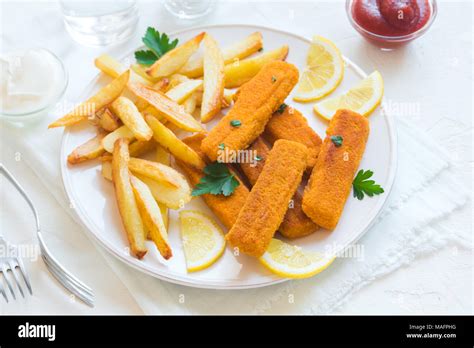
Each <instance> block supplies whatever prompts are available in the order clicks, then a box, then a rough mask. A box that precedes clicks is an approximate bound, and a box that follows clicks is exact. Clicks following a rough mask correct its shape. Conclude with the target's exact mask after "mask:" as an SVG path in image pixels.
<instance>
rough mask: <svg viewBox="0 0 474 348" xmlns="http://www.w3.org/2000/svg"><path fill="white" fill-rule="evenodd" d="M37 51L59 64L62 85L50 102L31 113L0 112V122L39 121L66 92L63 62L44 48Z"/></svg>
mask: <svg viewBox="0 0 474 348" xmlns="http://www.w3.org/2000/svg"><path fill="white" fill-rule="evenodd" d="M36 49H38V50H42V51H44V52H46V53H48V54H49V55H51V57H52V58H53V59H54V60H55V61H56V62H57V63H58V64H59V67H60V71H61V74H62V77H60V81H62V83H63V85H62V86H61V88H58V91H57V93H56V94H55V95H53V96H51V100H50V101H49V102H48V104H47V105H43V106H41V107H40V108H38V109H36V110H32V111H28V112H26V113H21V112H18V113H8V112H4V111H2V110H0V120H6V121H9V122H15V123H17V122H18V123H21V122H23V123H24V122H29V121H32V120H35V119H39V118H40V117H42V116H45V115H46V114H47V113H48V111H50V110H51V109H52V108H53V107H54V106H55V105H56V104H57V103H58V101H60V100H61V98H62V97H63V95H64V93H65V92H66V88H67V86H68V74H67V71H66V68H65V67H64V64H63V62H62V61H61V59H59V57H58V56H56V55H55V54H54V53H53V52H51V51H50V50H48V49H45V48H36Z"/></svg>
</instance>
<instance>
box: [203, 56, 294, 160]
mask: <svg viewBox="0 0 474 348" xmlns="http://www.w3.org/2000/svg"><path fill="white" fill-rule="evenodd" d="M297 82H298V69H296V67H295V66H294V65H292V64H289V63H286V62H281V61H275V62H271V63H268V64H266V65H265V66H264V67H263V68H262V69H261V70H260V71H259V73H258V74H257V75H255V77H253V78H252V79H251V80H250V81H248V82H247V83H245V84H244V85H243V86H242V87H240V90H239V97H238V99H237V102H236V103H235V104H234V107H233V108H232V109H230V111H229V112H228V113H227V115H226V116H224V117H223V118H222V119H221V120H220V121H219V123H218V124H217V125H216V126H215V127H214V128H213V129H212V130H211V131H210V132H209V135H208V136H207V137H206V139H204V140H203V142H202V150H203V151H204V153H205V154H206V155H207V156H208V157H209V158H210V159H211V160H212V161H215V160H217V157H218V154H219V150H222V149H223V148H226V149H227V150H229V151H238V150H242V149H245V148H247V147H248V146H249V145H250V144H251V143H252V142H253V141H254V140H255V139H257V137H258V136H259V135H260V134H261V133H262V132H263V130H264V129H265V125H266V124H267V122H268V120H269V119H270V117H271V115H272V113H273V112H275V111H276V110H277V109H278V107H279V106H280V105H281V104H282V103H283V101H284V100H285V98H286V97H287V96H288V94H289V93H290V92H291V90H292V89H293V87H294V86H295V84H296V83H297ZM232 121H234V122H232ZM235 121H238V122H239V123H238V124H239V126H235Z"/></svg>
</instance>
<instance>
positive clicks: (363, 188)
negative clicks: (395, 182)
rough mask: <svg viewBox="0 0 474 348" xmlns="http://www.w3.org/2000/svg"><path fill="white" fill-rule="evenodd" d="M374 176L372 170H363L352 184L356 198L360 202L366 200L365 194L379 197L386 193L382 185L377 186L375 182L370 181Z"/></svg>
mask: <svg viewBox="0 0 474 348" xmlns="http://www.w3.org/2000/svg"><path fill="white" fill-rule="evenodd" d="M373 174H374V172H373V171H371V170H366V171H365V172H364V170H363V169H361V170H359V172H358V173H357V175H356V177H355V179H354V181H353V182H352V188H353V189H354V197H356V198H357V199H358V200H362V199H363V198H364V194H366V195H367V196H369V197H373V196H374V195H379V194H381V193H383V192H384V190H383V188H382V187H380V185H378V184H376V183H375V181H374V180H368V179H369V178H370V177H372V175H373Z"/></svg>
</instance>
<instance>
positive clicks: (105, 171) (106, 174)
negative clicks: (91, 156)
mask: <svg viewBox="0 0 474 348" xmlns="http://www.w3.org/2000/svg"><path fill="white" fill-rule="evenodd" d="M100 172H101V174H102V177H103V178H104V179H107V180H109V181H114V179H113V177H112V158H111V159H110V161H103V162H102V168H101V171H100Z"/></svg>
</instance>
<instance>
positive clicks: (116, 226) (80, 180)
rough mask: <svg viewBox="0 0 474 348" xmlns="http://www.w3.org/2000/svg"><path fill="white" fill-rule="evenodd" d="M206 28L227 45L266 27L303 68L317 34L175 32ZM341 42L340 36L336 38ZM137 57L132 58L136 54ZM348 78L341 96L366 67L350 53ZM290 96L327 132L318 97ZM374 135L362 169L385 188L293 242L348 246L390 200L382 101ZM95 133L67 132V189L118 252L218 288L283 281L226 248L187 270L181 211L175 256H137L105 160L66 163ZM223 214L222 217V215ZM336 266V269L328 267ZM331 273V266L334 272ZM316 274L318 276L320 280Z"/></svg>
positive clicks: (392, 162) (188, 281)
mask: <svg viewBox="0 0 474 348" xmlns="http://www.w3.org/2000/svg"><path fill="white" fill-rule="evenodd" d="M201 31H207V32H209V33H210V34H212V35H213V36H214V37H215V38H216V39H217V41H218V42H220V43H221V45H223V46H224V45H226V44H229V43H231V42H234V41H236V40H237V39H240V38H243V37H244V36H246V35H247V34H250V33H252V32H254V31H260V32H261V33H262V34H263V38H264V48H265V51H269V50H271V49H274V48H276V47H278V46H280V45H283V44H288V45H289V46H290V53H289V55H288V58H287V61H288V62H290V63H293V64H295V65H296V66H297V67H298V68H299V69H300V71H301V70H302V69H303V67H304V64H305V57H306V53H307V51H308V47H309V43H310V40H308V39H306V38H304V37H300V36H297V35H294V34H290V33H286V32H282V31H278V30H275V29H269V28H263V27H258V26H247V25H219V26H210V27H201V28H193V29H187V30H184V31H180V32H176V33H173V34H172V35H171V37H172V38H176V37H177V38H179V39H180V42H184V41H185V40H186V39H189V38H191V37H192V36H194V35H196V34H197V33H199V32H201ZM336 44H337V42H336ZM130 59H132V60H130ZM124 60H128V62H130V61H133V52H131V53H130V55H128V56H126V57H124ZM346 63H347V66H346V70H345V76H344V80H343V82H342V83H341V85H340V86H339V87H338V88H337V90H336V91H335V92H333V93H332V95H337V94H340V93H342V92H343V91H345V90H346V89H348V88H349V87H350V86H353V85H354V84H355V83H356V82H357V81H359V80H360V79H361V78H363V77H365V76H366V74H365V73H364V72H363V71H362V70H361V69H360V68H358V67H357V66H356V65H355V64H354V63H352V62H351V61H350V60H349V59H346ZM107 81H110V79H109V78H107V77H104V76H102V75H99V76H97V77H96V78H95V79H94V80H93V81H92V82H91V84H90V85H89V86H88V87H87V88H86V90H85V91H84V93H83V96H82V99H81V100H85V99H86V98H87V97H88V96H90V95H91V94H92V93H94V92H95V91H96V90H98V89H99V87H101V86H103V85H104V83H106V82H107ZM287 103H288V104H290V105H294V106H295V107H296V108H297V109H298V110H300V111H302V113H303V114H304V115H305V116H306V117H307V119H308V121H309V124H310V125H311V126H312V127H313V128H314V129H315V131H316V132H317V133H318V134H319V135H320V136H321V137H322V138H323V137H324V135H325V133H324V132H325V129H326V127H327V123H326V122H325V121H323V120H322V119H320V118H318V117H316V116H315V115H314V114H313V112H312V110H311V107H312V105H313V103H308V104H299V103H295V102H294V101H293V100H292V98H291V95H290V97H288V99H287ZM370 128H371V132H370V136H369V140H368V143H367V147H366V151H365V155H364V158H363V159H362V163H361V165H360V168H363V169H371V170H373V171H374V173H375V174H374V179H375V180H376V181H377V182H378V183H380V184H381V185H382V187H383V188H384V189H385V193H384V194H382V195H379V196H375V197H373V198H366V199H364V200H362V201H358V200H357V199H355V198H353V197H352V194H351V196H350V197H349V199H348V201H347V203H346V206H345V208H344V212H343V214H342V217H341V220H340V221H339V224H338V226H337V228H336V229H335V230H334V231H333V232H328V231H318V232H316V233H314V234H312V235H310V236H308V237H305V238H301V239H298V240H295V241H293V242H292V243H295V244H297V245H299V246H301V247H303V248H305V249H311V250H319V251H324V250H327V248H328V247H332V248H333V249H334V248H335V249H337V250H339V249H341V248H344V247H347V246H348V245H350V244H352V243H354V242H355V241H356V240H357V239H358V238H360V237H361V236H362V235H363V234H364V233H365V232H366V231H367V230H368V229H369V227H370V226H371V224H372V223H373V222H374V220H375V218H376V216H377V215H378V214H379V212H380V211H381V209H382V207H383V205H384V202H385V201H386V199H387V197H388V195H389V193H390V189H391V187H392V183H393V179H394V176H395V170H396V163H397V162H396V161H397V155H396V133H395V128H394V124H393V120H392V118H391V117H390V116H389V115H387V114H386V113H385V112H383V109H382V108H380V107H379V108H377V110H376V111H375V112H374V113H373V114H372V115H371V116H370ZM93 135H94V128H93V127H91V126H89V125H87V124H81V125H78V126H75V127H71V128H67V129H66V130H65V132H64V135H63V139H62V146H61V171H62V177H63V182H64V187H65V190H66V193H67V195H68V197H69V199H70V201H71V202H72V204H73V207H74V208H75V211H76V213H77V215H78V217H79V219H80V220H81V221H82V222H83V224H84V226H85V227H86V229H87V230H88V231H89V232H90V233H91V234H92V235H93V236H94V237H95V239H96V240H97V241H98V242H99V243H100V244H101V245H102V246H103V247H104V248H105V249H107V250H108V251H109V252H111V253H112V254H113V255H115V256H116V257H117V258H118V259H120V260H122V261H124V262H125V263H127V264H128V265H131V266H133V267H135V268H136V269H138V270H140V271H142V272H145V273H148V274H150V275H152V276H155V277H157V278H160V279H163V280H166V281H170V282H173V283H178V284H182V285H188V286H193V287H201V288H214V289H244V288H254V287H261V286H267V285H271V284H276V283H279V282H282V281H285V280H286V279H282V278H279V277H277V276H274V275H273V274H271V273H270V272H269V271H267V270H266V269H265V268H264V267H263V266H262V265H261V264H260V263H259V262H258V260H256V259H254V258H252V257H248V256H245V255H240V256H234V254H233V253H232V250H231V249H230V248H227V249H226V251H225V253H224V255H223V256H222V257H221V258H220V259H219V260H218V261H217V262H216V263H215V264H214V265H212V266H211V267H209V268H208V269H206V270H203V271H200V272H195V273H190V274H188V273H187V272H186V267H185V262H184V255H183V252H182V246H181V241H180V235H179V221H178V215H177V212H176V211H172V212H171V214H170V228H169V236H170V243H171V245H172V249H173V257H172V258H171V260H169V261H165V260H163V259H162V258H161V256H160V255H159V253H158V252H157V250H156V248H155V247H154V245H153V244H152V243H151V242H148V243H149V245H148V246H149V252H148V254H147V255H146V256H145V258H144V259H143V260H141V261H140V260H138V259H136V258H135V257H133V256H131V255H130V254H129V250H128V242H127V239H126V235H125V231H124V230H123V227H122V224H121V221H120V216H119V213H118V210H117V205H116V202H115V198H114V191H113V187H112V184H111V183H110V182H108V181H107V180H105V179H103V178H102V176H101V174H100V163H98V162H97V161H92V162H86V163H84V164H79V165H75V166H69V165H68V164H67V160H66V158H67V155H68V154H69V153H70V152H71V151H72V150H73V149H74V148H75V147H76V146H78V145H80V144H82V143H83V142H85V141H86V140H88V139H89V138H91V137H92V136H93ZM184 209H198V210H201V211H204V212H207V213H209V214H211V215H212V213H211V212H210V210H209V209H208V208H207V206H206V205H205V204H204V203H203V202H202V200H201V198H197V199H193V200H192V202H190V203H189V204H187V205H186V207H185V208H184ZM216 220H217V218H216ZM329 269H330V268H329ZM329 272H330V271H329ZM314 281H317V279H314Z"/></svg>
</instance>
